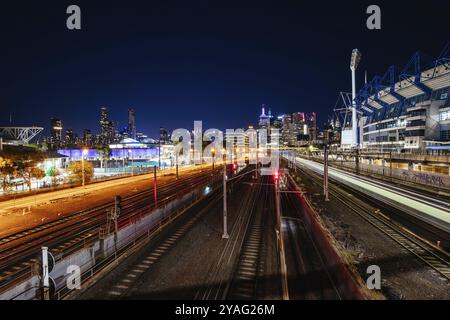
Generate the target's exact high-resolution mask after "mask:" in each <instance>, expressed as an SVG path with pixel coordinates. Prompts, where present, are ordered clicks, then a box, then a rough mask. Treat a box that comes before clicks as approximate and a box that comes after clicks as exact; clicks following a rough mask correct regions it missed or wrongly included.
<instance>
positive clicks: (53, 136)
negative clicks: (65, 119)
mask: <svg viewBox="0 0 450 320" xmlns="http://www.w3.org/2000/svg"><path fill="white" fill-rule="evenodd" d="M62 130H63V126H62V121H61V120H60V119H57V118H51V119H50V147H51V148H52V149H58V148H60V147H61V145H62Z"/></svg>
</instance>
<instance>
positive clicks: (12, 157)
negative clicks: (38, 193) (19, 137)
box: [0, 148, 110, 191]
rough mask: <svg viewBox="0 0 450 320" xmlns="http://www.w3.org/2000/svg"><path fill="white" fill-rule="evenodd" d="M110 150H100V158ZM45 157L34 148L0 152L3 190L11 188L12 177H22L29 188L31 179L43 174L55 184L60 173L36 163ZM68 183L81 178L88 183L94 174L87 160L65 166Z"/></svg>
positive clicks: (40, 177)
mask: <svg viewBox="0 0 450 320" xmlns="http://www.w3.org/2000/svg"><path fill="white" fill-rule="evenodd" d="M109 153H110V151H108V150H104V151H103V152H102V159H107V156H106V154H108V155H109ZM45 158H46V155H45V153H44V152H42V151H40V150H39V149H34V148H16V149H8V150H4V151H2V152H1V153H0V179H1V181H0V182H1V188H2V189H3V191H9V190H11V189H12V188H13V186H14V183H12V180H13V179H22V180H23V183H24V184H25V185H26V186H27V187H28V190H31V184H32V181H33V179H36V180H40V179H43V178H44V177H45V176H48V177H50V178H51V179H52V183H53V184H55V183H56V181H57V177H58V176H59V175H60V172H59V170H58V169H57V168H56V167H50V168H48V169H47V170H46V171H44V170H43V169H41V168H40V167H39V166H38V165H39V164H40V163H42V162H43V161H44V160H45ZM67 172H68V173H69V182H70V183H80V182H81V181H82V179H83V174H84V180H85V182H86V183H88V182H89V181H90V180H91V179H92V178H93V176H94V168H93V166H92V164H91V163H90V162H89V161H84V163H82V162H81V161H75V162H71V163H70V164H69V167H68V168H67Z"/></svg>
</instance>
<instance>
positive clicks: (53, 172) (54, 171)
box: [45, 166, 60, 184]
mask: <svg viewBox="0 0 450 320" xmlns="http://www.w3.org/2000/svg"><path fill="white" fill-rule="evenodd" d="M45 174H46V175H47V177H50V178H51V179H52V184H56V177H57V176H59V175H60V172H59V170H58V168H56V167H54V166H53V167H50V168H48V169H47V172H46V173H45Z"/></svg>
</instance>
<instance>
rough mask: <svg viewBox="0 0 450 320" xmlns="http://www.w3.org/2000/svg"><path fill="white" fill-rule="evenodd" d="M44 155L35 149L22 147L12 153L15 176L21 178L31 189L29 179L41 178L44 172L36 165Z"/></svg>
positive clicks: (42, 159)
mask: <svg viewBox="0 0 450 320" xmlns="http://www.w3.org/2000/svg"><path fill="white" fill-rule="evenodd" d="M44 159H45V155H44V153H42V152H41V151H39V150H36V149H24V150H21V151H20V152H17V153H15V154H13V155H12V159H11V160H12V161H13V163H14V166H15V167H16V172H15V173H16V174H15V175H16V176H17V177H20V178H22V179H23V180H24V181H25V183H26V184H27V186H28V190H31V181H32V179H33V178H35V179H42V178H44V177H45V172H44V170H42V169H41V168H38V167H37V165H38V164H39V163H40V162H42V161H44Z"/></svg>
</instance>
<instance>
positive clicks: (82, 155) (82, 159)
mask: <svg viewBox="0 0 450 320" xmlns="http://www.w3.org/2000/svg"><path fill="white" fill-rule="evenodd" d="M84 153H85V151H84V150H82V151H81V174H82V177H81V181H82V182H81V184H82V185H83V187H84V182H85V181H84Z"/></svg>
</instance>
